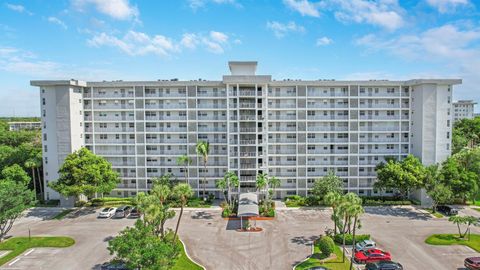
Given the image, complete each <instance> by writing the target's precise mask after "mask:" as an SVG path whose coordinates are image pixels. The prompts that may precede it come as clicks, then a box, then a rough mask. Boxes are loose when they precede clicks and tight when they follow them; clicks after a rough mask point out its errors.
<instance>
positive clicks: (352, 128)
mask: <svg viewBox="0 0 480 270" xmlns="http://www.w3.org/2000/svg"><path fill="white" fill-rule="evenodd" d="M256 65H257V63H256V62H230V63H229V66H230V70H231V75H225V76H223V79H222V80H221V81H204V80H194V81H177V80H159V81H129V82H126V81H111V82H106V81H104V82H83V81H77V80H66V81H32V82H31V84H32V85H34V86H38V87H39V88H40V97H41V110H42V122H43V126H42V128H43V139H44V140H43V144H44V172H45V181H47V182H48V181H54V180H55V179H57V177H58V174H57V171H58V168H59V166H60V165H61V163H62V162H63V159H64V158H65V156H66V155H67V154H69V153H71V152H72V151H75V150H77V149H78V148H80V147H82V146H85V147H87V148H89V149H90V150H91V151H93V152H94V153H95V154H98V155H101V156H103V157H105V158H106V159H107V160H108V161H110V162H111V163H112V165H113V168H115V170H117V171H118V172H119V173H120V175H121V177H122V183H121V184H119V185H118V187H117V189H115V190H114V191H113V192H112V195H114V196H133V195H135V194H136V193H137V192H139V191H146V190H148V189H149V188H151V179H152V178H154V177H157V176H161V175H164V174H167V173H171V174H173V175H175V176H177V177H178V178H179V179H183V177H184V174H185V171H184V170H183V168H182V166H179V165H177V163H176V159H177V157H179V156H180V155H184V154H187V155H189V156H190V157H192V158H193V163H192V164H191V165H190V166H189V168H188V171H187V172H186V173H187V174H188V179H189V182H190V184H191V185H192V187H193V188H194V189H195V190H196V192H197V194H198V195H201V194H202V181H203V180H202V179H203V178H204V177H206V179H207V180H206V183H205V184H206V190H207V192H210V193H215V194H216V195H217V196H219V191H218V190H217V189H216V187H215V181H216V180H217V179H220V178H221V177H223V175H224V173H225V172H227V171H234V172H236V173H237V174H238V176H239V178H240V183H241V184H240V188H239V190H238V191H239V192H244V191H247V190H250V191H251V190H254V189H255V176H256V175H257V174H258V173H261V172H263V173H268V174H269V175H270V176H276V177H278V178H280V179H281V186H280V187H279V188H277V194H276V196H277V197H284V196H286V195H291V194H299V195H307V194H308V191H309V188H310V187H311V186H312V184H313V182H314V180H315V179H318V178H320V177H322V176H324V175H326V174H327V172H328V170H333V171H335V173H336V174H337V175H338V176H340V177H341V178H342V179H344V183H345V190H346V191H351V192H356V193H358V194H360V195H365V196H367V195H380V193H377V192H376V191H374V190H373V188H372V186H373V183H374V181H375V170H374V169H375V166H376V165H377V164H378V163H379V162H382V161H384V160H385V157H395V158H397V159H402V158H404V157H405V156H406V155H408V154H409V153H413V154H414V155H416V156H418V157H419V158H420V159H421V160H422V161H423V162H424V163H425V164H432V163H437V162H441V161H442V160H444V159H445V158H446V157H448V156H449V155H450V143H451V123H450V122H451V119H452V116H451V108H452V104H451V98H452V90H453V85H455V84H460V83H461V80H442V79H438V80H430V79H429V80H423V79H420V80H409V81H387V80H368V81H335V80H314V81H302V80H281V81H278V80H272V78H271V76H268V75H256V74H255V73H256ZM199 140H204V141H208V142H209V143H210V155H209V159H208V163H207V169H206V170H205V169H204V168H203V164H202V159H201V158H200V157H198V156H197V154H196V151H195V145H196V143H197V141H199ZM46 197H47V199H48V198H50V199H52V198H57V197H58V194H56V193H55V192H54V191H52V190H49V189H47V192H46Z"/></svg>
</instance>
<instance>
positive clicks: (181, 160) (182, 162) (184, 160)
mask: <svg viewBox="0 0 480 270" xmlns="http://www.w3.org/2000/svg"><path fill="white" fill-rule="evenodd" d="M177 164H178V165H179V166H183V169H184V170H185V183H186V184H188V166H189V165H191V164H192V159H191V158H190V157H189V156H187V155H181V156H179V157H178V158H177Z"/></svg>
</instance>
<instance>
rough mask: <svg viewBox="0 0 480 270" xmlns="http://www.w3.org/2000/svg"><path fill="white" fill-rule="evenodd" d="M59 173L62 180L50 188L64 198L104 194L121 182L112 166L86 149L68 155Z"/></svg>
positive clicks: (52, 183) (52, 184)
mask: <svg viewBox="0 0 480 270" xmlns="http://www.w3.org/2000/svg"><path fill="white" fill-rule="evenodd" d="M58 172H59V174H60V178H59V179H58V180H57V181H55V182H51V183H50V185H49V186H50V187H51V188H52V189H54V190H56V191H57V192H59V193H60V194H62V195H63V196H77V197H78V196H80V195H82V194H84V195H88V196H91V195H93V194H97V193H101V194H104V193H108V192H110V191H111V190H112V189H114V188H115V187H116V186H117V184H118V183H119V182H120V179H119V177H118V173H117V172H115V171H114V170H112V165H111V164H110V163H109V162H108V161H106V160H105V159H104V158H103V157H100V156H97V155H95V154H93V153H92V152H90V151H89V150H88V149H86V148H81V149H80V150H78V151H75V152H73V153H72V154H70V155H68V156H67V157H66V158H65V161H64V163H63V165H62V166H61V167H60V170H59V171H58Z"/></svg>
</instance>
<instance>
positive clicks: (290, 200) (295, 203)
mask: <svg viewBox="0 0 480 270" xmlns="http://www.w3.org/2000/svg"><path fill="white" fill-rule="evenodd" d="M285 205H286V206H288V207H299V206H305V198H304V197H301V196H298V195H292V196H288V197H287V198H286V199H285Z"/></svg>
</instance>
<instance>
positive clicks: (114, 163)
mask: <svg viewBox="0 0 480 270" xmlns="http://www.w3.org/2000/svg"><path fill="white" fill-rule="evenodd" d="M110 164H112V166H115V167H124V166H125V167H134V166H135V162H134V161H131V162H122V161H110Z"/></svg>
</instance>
